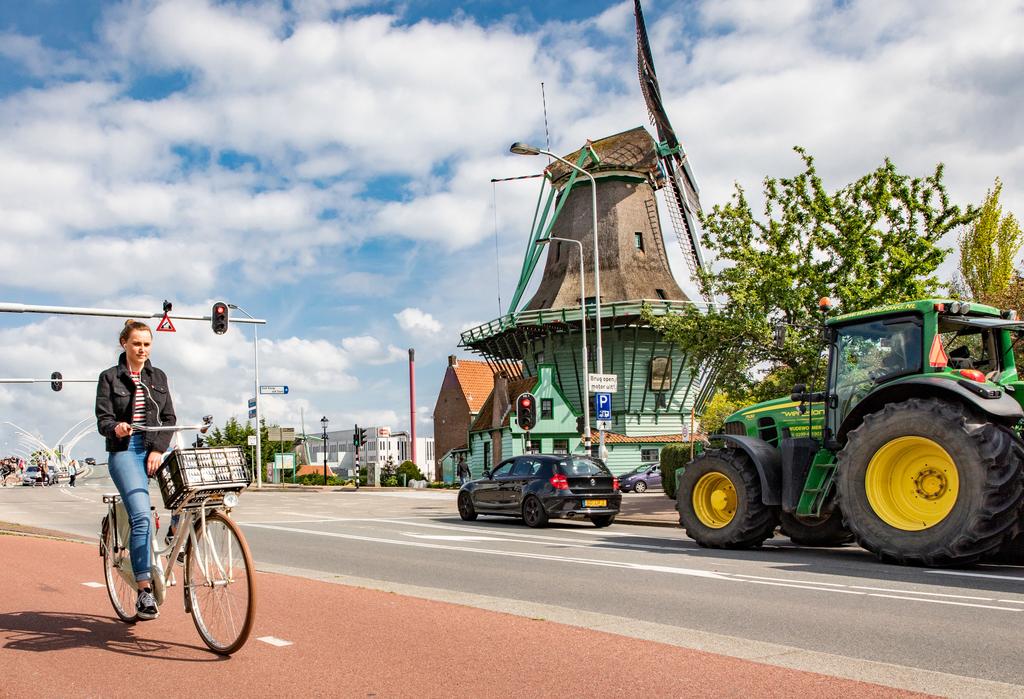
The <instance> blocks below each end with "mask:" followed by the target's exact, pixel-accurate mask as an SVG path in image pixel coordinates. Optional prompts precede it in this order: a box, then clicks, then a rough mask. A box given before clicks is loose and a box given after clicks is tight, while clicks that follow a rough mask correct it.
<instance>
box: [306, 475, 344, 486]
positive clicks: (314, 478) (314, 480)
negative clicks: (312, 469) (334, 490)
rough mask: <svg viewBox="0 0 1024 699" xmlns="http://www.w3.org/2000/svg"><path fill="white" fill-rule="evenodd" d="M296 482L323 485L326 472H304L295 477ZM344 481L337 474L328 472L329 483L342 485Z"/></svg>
mask: <svg viewBox="0 0 1024 699" xmlns="http://www.w3.org/2000/svg"><path fill="white" fill-rule="evenodd" d="M295 482H296V483H297V484H300V485H323V484H324V474H322V473H304V474H302V475H301V476H299V477H298V478H296V479H295ZM342 483H343V481H342V480H341V479H339V478H338V477H337V476H333V475H331V474H330V473H328V474H327V485H341V484H342Z"/></svg>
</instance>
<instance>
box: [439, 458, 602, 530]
mask: <svg viewBox="0 0 1024 699" xmlns="http://www.w3.org/2000/svg"><path fill="white" fill-rule="evenodd" d="M621 502H622V494H621V493H620V492H619V479H618V478H616V477H615V476H613V475H612V473H611V471H609V470H608V469H607V468H605V466H604V465H603V464H602V463H601V462H599V461H596V460H594V459H591V458H588V457H586V456H565V455H547V454H526V455H524V456H516V457H514V458H511V459H508V460H506V461H502V462H501V463H500V464H498V466H497V467H496V468H495V469H494V470H493V471H491V472H488V471H484V473H483V478H480V479H477V480H474V481H470V482H468V483H466V484H465V485H463V486H462V488H461V489H460V490H459V515H460V516H461V517H462V519H464V520H467V521H472V520H474V519H476V517H477V515H478V514H486V515H507V516H511V517H522V518H523V521H524V522H526V525H527V526H529V527H543V526H544V525H546V524H547V523H548V519H550V518H561V517H567V518H579V519H589V520H590V521H591V522H593V523H594V526H597V527H607V526H608V525H609V524H611V523H612V522H614V521H615V516H616V515H617V514H618V513H619V505H620V504H621Z"/></svg>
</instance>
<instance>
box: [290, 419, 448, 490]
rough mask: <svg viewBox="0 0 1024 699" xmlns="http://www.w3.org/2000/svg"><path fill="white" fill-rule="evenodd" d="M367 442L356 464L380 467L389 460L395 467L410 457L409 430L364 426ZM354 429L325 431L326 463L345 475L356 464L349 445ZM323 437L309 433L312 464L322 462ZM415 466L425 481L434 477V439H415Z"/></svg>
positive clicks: (385, 426)
mask: <svg viewBox="0 0 1024 699" xmlns="http://www.w3.org/2000/svg"><path fill="white" fill-rule="evenodd" d="M363 429H365V430H366V444H364V445H363V446H362V448H361V449H360V451H359V465H360V467H365V466H367V465H368V464H369V465H374V466H378V467H380V466H383V465H384V464H386V463H387V462H388V460H389V459H390V460H391V461H392V462H394V464H395V466H398V465H399V464H400V463H402V462H403V461H406V460H409V459H410V457H411V452H412V448H411V446H412V445H411V440H410V438H409V433H408V432H392V431H391V427H390V426H388V425H379V426H376V427H364V428H363ZM353 433H354V430H337V431H333V432H332V431H328V433H327V466H328V467H329V468H331V469H332V470H335V471H336V472H337V471H338V469H340V473H341V474H342V475H347V474H348V473H349V472H350V470H351V469H352V468H353V467H354V465H355V446H354V445H353V444H352V437H353ZM323 444H324V443H323V440H321V439H316V438H315V436H314V435H310V436H309V453H310V459H311V461H312V464H313V465H315V464H323V462H324V453H323ZM416 465H417V466H418V467H419V469H420V471H422V472H423V475H424V476H426V478H427V479H428V480H433V478H434V471H435V463H434V438H433V437H417V438H416Z"/></svg>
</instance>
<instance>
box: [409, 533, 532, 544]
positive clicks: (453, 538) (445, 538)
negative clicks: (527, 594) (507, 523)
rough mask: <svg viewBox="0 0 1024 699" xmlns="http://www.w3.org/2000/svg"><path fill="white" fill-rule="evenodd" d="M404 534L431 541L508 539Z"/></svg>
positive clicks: (499, 539) (500, 539)
mask: <svg viewBox="0 0 1024 699" xmlns="http://www.w3.org/2000/svg"><path fill="white" fill-rule="evenodd" d="M402 534H404V535H405V536H411V537H412V538H414V539H430V540H433V541H507V539H502V538H500V537H497V536H457V535H448V534H415V533H413V532H402ZM524 543H528V542H524Z"/></svg>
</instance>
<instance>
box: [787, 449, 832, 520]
mask: <svg viewBox="0 0 1024 699" xmlns="http://www.w3.org/2000/svg"><path fill="white" fill-rule="evenodd" d="M835 475H836V457H835V454H833V453H832V452H830V451H828V450H827V449H822V450H821V451H819V452H818V453H817V454H815V455H814V461H813V462H811V470H810V472H809V473H808V474H807V480H806V481H805V483H804V490H803V493H802V494H801V495H800V502H799V503H797V506H796V512H797V514H799V515H812V516H815V517H817V516H819V515H820V514H821V507H822V505H824V504H825V498H826V497H827V496H828V493H829V491H830V490H831V489H832V483H833V482H834V480H835Z"/></svg>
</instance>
